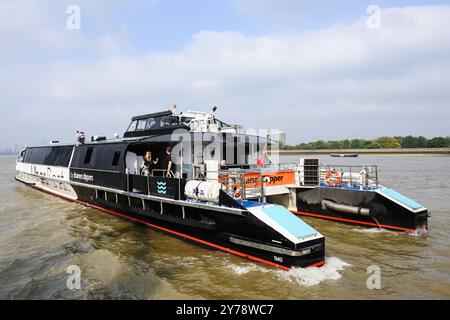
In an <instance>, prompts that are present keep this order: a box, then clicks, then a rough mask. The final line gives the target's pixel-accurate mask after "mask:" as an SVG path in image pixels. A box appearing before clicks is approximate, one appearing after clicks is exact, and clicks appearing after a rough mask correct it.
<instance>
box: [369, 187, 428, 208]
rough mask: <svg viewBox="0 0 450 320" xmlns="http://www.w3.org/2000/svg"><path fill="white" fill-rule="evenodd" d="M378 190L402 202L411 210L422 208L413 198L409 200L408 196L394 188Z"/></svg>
mask: <svg viewBox="0 0 450 320" xmlns="http://www.w3.org/2000/svg"><path fill="white" fill-rule="evenodd" d="M378 192H379V193H381V194H384V195H386V196H388V197H390V198H392V199H394V200H396V201H398V202H400V203H402V204H404V205H405V206H407V207H408V208H411V209H413V210H418V209H421V208H423V206H422V205H421V204H420V203H417V202H415V201H414V200H411V199H410V198H408V197H406V196H404V195H402V194H401V193H399V192H397V191H395V190H392V189H389V188H385V189H381V190H378Z"/></svg>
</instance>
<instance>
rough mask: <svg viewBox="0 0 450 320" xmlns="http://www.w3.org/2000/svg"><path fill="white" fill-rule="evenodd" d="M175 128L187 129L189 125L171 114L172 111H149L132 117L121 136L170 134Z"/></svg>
mask: <svg viewBox="0 0 450 320" xmlns="http://www.w3.org/2000/svg"><path fill="white" fill-rule="evenodd" d="M177 129H186V130H189V126H188V125H187V124H186V123H184V122H183V119H182V117H179V116H175V115H173V113H172V111H164V112H158V113H150V114H146V115H142V116H137V117H133V118H132V119H131V124H130V126H129V127H128V129H127V132H125V133H124V135H123V137H124V138H134V137H146V136H153V135H163V134H171V133H172V132H174V131H175V130H177Z"/></svg>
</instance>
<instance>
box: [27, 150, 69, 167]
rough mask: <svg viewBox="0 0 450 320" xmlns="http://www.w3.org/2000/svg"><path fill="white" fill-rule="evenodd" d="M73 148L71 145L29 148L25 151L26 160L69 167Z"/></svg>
mask: <svg viewBox="0 0 450 320" xmlns="http://www.w3.org/2000/svg"><path fill="white" fill-rule="evenodd" d="M72 149H73V147H71V146H65V147H60V146H58V147H40V148H29V149H27V150H26V152H25V157H24V162H26V163H33V164H41V165H47V166H58V167H67V166H69V162H70V157H71V156H72Z"/></svg>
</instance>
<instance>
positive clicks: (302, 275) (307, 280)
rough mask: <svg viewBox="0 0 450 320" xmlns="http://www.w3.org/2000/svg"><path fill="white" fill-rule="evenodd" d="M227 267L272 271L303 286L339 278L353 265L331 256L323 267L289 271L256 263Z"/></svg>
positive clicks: (240, 271)
mask: <svg viewBox="0 0 450 320" xmlns="http://www.w3.org/2000/svg"><path fill="white" fill-rule="evenodd" d="M227 267H228V268H230V269H231V270H232V271H233V272H234V273H235V274H236V275H245V274H248V273H250V272H254V271H258V272H264V273H268V272H272V273H275V275H276V276H277V277H278V278H279V279H280V280H282V281H287V282H291V283H295V284H298V285H300V286H302V287H312V286H317V285H319V284H321V283H322V282H324V281H328V280H339V279H340V278H341V277H342V272H341V271H344V270H345V268H349V267H351V265H350V264H348V263H346V262H345V261H343V260H341V259H339V258H337V257H331V258H327V259H326V264H325V265H324V266H322V267H313V268H292V269H291V270H289V271H283V270H274V269H269V268H265V267H261V266H258V265H256V264H248V265H245V266H242V265H235V264H228V265H227Z"/></svg>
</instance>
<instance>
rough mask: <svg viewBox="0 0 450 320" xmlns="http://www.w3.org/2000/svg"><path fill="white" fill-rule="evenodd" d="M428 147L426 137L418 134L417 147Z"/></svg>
mask: <svg viewBox="0 0 450 320" xmlns="http://www.w3.org/2000/svg"><path fill="white" fill-rule="evenodd" d="M426 147H428V139H427V138H425V137H423V136H420V137H418V138H417V148H426Z"/></svg>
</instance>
